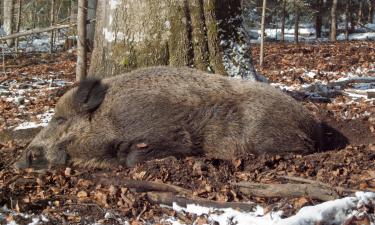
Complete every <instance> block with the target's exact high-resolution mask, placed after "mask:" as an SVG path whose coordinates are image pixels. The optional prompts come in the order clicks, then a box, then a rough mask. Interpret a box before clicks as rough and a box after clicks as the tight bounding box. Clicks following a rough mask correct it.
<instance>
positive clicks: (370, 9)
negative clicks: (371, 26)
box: [367, 0, 374, 23]
mask: <svg viewBox="0 0 375 225" xmlns="http://www.w3.org/2000/svg"><path fill="white" fill-rule="evenodd" d="M367 4H368V16H367V22H368V23H372V20H373V18H374V1H373V0H367Z"/></svg>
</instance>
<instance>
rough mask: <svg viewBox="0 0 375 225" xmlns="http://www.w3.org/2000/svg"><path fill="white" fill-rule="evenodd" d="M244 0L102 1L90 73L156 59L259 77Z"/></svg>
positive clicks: (107, 72) (156, 61)
mask: <svg viewBox="0 0 375 225" xmlns="http://www.w3.org/2000/svg"><path fill="white" fill-rule="evenodd" d="M241 13H242V11H241V0H220V1H219V0H189V1H188V0H160V1H154V0H141V1H130V0H122V1H98V6H97V23H96V35H95V42H94V51H93V54H92V58H91V66H90V72H89V74H90V75H92V76H95V77H106V76H113V75H116V74H118V73H122V72H126V71H130V70H133V69H135V68H138V67H145V66H153V65H171V66H194V67H196V68H198V69H201V70H211V71H213V72H215V73H219V74H223V75H230V76H240V77H243V78H249V79H252V78H255V79H257V77H256V73H255V69H254V67H253V65H252V60H251V54H250V46H249V42H248V40H247V39H246V38H245V34H244V32H243V29H242V17H241Z"/></svg>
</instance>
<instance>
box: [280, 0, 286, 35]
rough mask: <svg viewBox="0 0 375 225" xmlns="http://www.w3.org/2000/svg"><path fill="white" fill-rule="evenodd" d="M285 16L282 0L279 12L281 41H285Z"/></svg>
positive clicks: (284, 5) (284, 3)
mask: <svg viewBox="0 0 375 225" xmlns="http://www.w3.org/2000/svg"><path fill="white" fill-rule="evenodd" d="M285 17H286V0H283V6H282V14H281V41H282V42H284V41H285Z"/></svg>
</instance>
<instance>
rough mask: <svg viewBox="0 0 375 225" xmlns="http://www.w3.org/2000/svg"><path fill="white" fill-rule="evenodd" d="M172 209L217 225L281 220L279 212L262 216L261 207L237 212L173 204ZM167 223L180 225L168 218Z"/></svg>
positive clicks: (258, 223)
mask: <svg viewBox="0 0 375 225" xmlns="http://www.w3.org/2000/svg"><path fill="white" fill-rule="evenodd" d="M173 209H174V210H175V211H176V212H180V213H181V212H184V213H191V214H195V215H197V216H201V215H207V216H208V220H209V221H210V222H216V223H217V224H219V225H227V224H238V225H245V224H253V225H263V224H276V223H277V222H278V221H280V220H281V217H280V216H281V214H282V213H281V212H277V213H269V214H266V215H264V210H263V208H262V207H260V206H257V207H256V211H255V212H239V211H237V210H234V209H231V208H228V209H215V208H207V207H202V206H199V205H195V204H188V205H187V207H186V208H182V207H180V206H178V205H177V204H175V203H174V204H173ZM167 221H171V222H173V224H176V225H178V224H181V223H179V222H178V220H176V219H173V218H169V219H168V220H167Z"/></svg>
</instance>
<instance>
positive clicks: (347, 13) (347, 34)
mask: <svg viewBox="0 0 375 225" xmlns="http://www.w3.org/2000/svg"><path fill="white" fill-rule="evenodd" d="M349 8H350V0H346V3H345V39H346V40H347V41H349V20H350V16H351V15H350V12H349Z"/></svg>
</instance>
